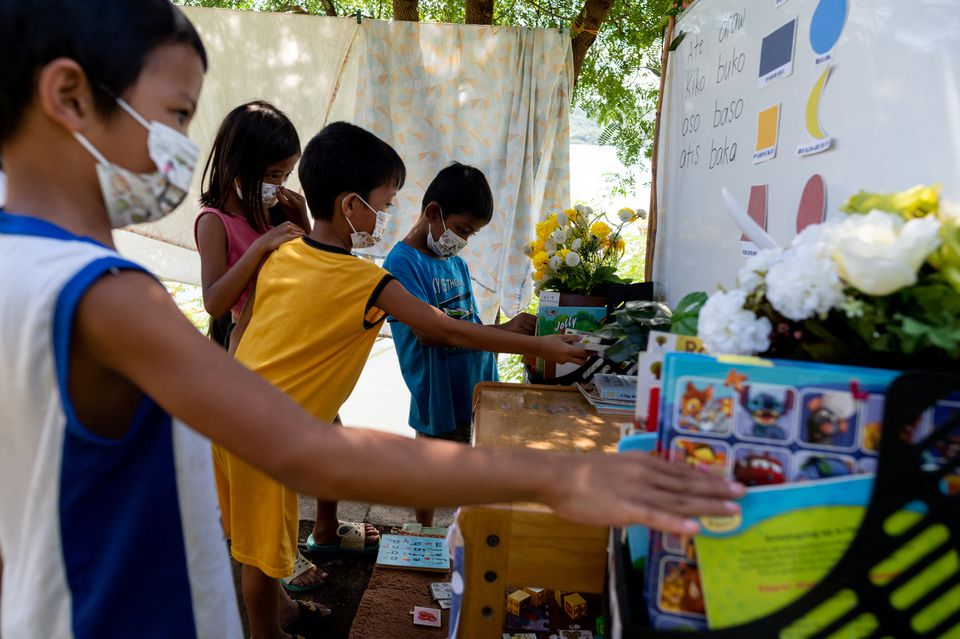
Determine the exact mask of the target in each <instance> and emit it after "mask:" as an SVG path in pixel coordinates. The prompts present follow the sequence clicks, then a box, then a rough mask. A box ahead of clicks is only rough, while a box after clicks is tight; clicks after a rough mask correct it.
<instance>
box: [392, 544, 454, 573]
mask: <svg viewBox="0 0 960 639" xmlns="http://www.w3.org/2000/svg"><path fill="white" fill-rule="evenodd" d="M377 565H378V566H383V567H384V568H406V569H409V570H428V571H434V572H448V571H449V570H450V553H448V552H447V543H446V540H444V539H440V538H437V537H415V536H410V535H384V536H383V537H381V538H380V552H379V554H378V555H377Z"/></svg>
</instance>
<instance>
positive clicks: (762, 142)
mask: <svg viewBox="0 0 960 639" xmlns="http://www.w3.org/2000/svg"><path fill="white" fill-rule="evenodd" d="M779 132H780V105H779V104H775V105H773V106H772V107H769V108H767V109H764V110H763V111H761V112H760V113H759V114H757V146H756V148H754V151H753V163H754V164H757V163H758V162H766V161H767V160H772V159H773V158H775V157H776V156H777V138H778V137H779Z"/></svg>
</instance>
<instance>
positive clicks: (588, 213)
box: [583, 206, 593, 217]
mask: <svg viewBox="0 0 960 639" xmlns="http://www.w3.org/2000/svg"><path fill="white" fill-rule="evenodd" d="M583 214H584V215H586V216H587V217H590V216H592V215H593V209H592V208H590V207H589V206H585V207H583Z"/></svg>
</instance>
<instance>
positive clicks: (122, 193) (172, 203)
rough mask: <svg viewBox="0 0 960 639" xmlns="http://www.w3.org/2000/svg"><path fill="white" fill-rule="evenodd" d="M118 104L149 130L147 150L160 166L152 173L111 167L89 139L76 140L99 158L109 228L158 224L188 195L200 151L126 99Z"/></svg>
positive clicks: (98, 175)
mask: <svg viewBox="0 0 960 639" xmlns="http://www.w3.org/2000/svg"><path fill="white" fill-rule="evenodd" d="M117 104H119V105H120V107H121V108H122V109H123V110H124V111H126V112H127V113H129V114H130V117H132V118H133V119H134V120H136V121H137V122H139V123H140V124H141V125H143V127H144V128H146V129H147V131H149V134H148V135H147V149H148V150H149V152H150V159H151V160H153V163H154V164H155V165H156V166H157V170H156V171H155V172H153V173H134V172H133V171H128V170H127V169H124V168H123V167H120V166H117V165H116V164H111V163H110V162H109V161H107V159H106V158H105V157H104V156H103V154H101V153H100V152H99V151H98V150H97V149H96V148H95V147H94V146H93V145H92V144H91V143H90V141H89V140H87V138H85V137H84V136H83V135H81V134H80V133H74V134H73V135H74V137H75V138H76V139H77V141H78V142H80V144H81V145H83V148H85V149H86V150H87V151H89V152H90V154H91V155H93V157H95V158H96V159H97V177H98V178H99V180H100V192H101V193H102V194H103V202H104V204H105V205H106V208H107V216H108V217H109V218H110V226H111V227H113V228H115V229H116V228H123V227H124V226H129V225H130V224H143V223H144V222H155V221H157V220H159V219H160V218H162V217H164V216H166V215H169V214H170V213H171V212H172V211H173V210H174V209H175V208H177V207H178V206H179V205H180V203H181V202H183V199H184V198H185V197H186V196H187V190H188V189H189V188H190V180H191V179H192V178H193V169H194V167H195V166H196V164H197V155H198V153H199V150H198V149H197V145H196V144H194V143H193V142H192V141H191V140H190V138H188V137H187V136H185V135H183V134H182V133H180V132H179V131H176V130H174V129H172V128H170V127H168V126H167V125H165V124H162V123H160V122H157V121H153V122H148V121H147V120H146V118H144V117H143V116H142V115H140V114H139V113H137V112H136V111H134V110H133V108H132V107H131V106H130V105H129V104H127V103H126V102H125V101H124V100H122V99H120V98H117Z"/></svg>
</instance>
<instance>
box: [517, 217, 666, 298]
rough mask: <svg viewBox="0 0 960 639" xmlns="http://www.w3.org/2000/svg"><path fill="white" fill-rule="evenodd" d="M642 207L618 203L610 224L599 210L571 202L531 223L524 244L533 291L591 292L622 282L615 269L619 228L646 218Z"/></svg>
mask: <svg viewBox="0 0 960 639" xmlns="http://www.w3.org/2000/svg"><path fill="white" fill-rule="evenodd" d="M646 215H647V214H646V212H645V211H642V210H641V211H634V210H633V209H629V208H622V209H620V210H619V211H618V212H617V219H618V221H619V223H618V224H616V225H615V226H611V225H610V224H609V223H608V222H607V221H606V220H605V215H604V214H603V213H594V212H593V209H591V208H590V207H589V206H583V205H580V204H578V205H577V206H575V207H573V208H570V209H567V210H565V211H562V212H560V213H554V214H552V215H550V216H549V217H547V218H546V219H545V220H543V221H542V222H540V223H539V224H537V238H536V239H535V240H533V241H532V242H530V243H529V244H527V245H526V246H525V247H524V253H525V254H526V255H527V256H528V257H529V258H530V260H531V261H532V262H533V270H534V273H533V281H534V285H535V286H536V289H537V291H559V292H561V293H577V294H580V295H591V294H593V293H594V292H595V291H597V289H599V288H600V287H602V286H603V285H605V284H626V283H628V282H626V281H625V280H623V279H622V278H620V277H618V276H617V274H616V271H617V265H618V264H619V262H620V258H621V257H623V252H624V249H625V248H626V243H625V242H624V240H623V238H622V237H621V234H622V231H623V229H624V228H625V227H626V226H628V225H630V224H633V223H634V222H636V221H637V220H639V219H643V218H645V217H646Z"/></svg>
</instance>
